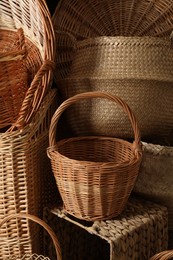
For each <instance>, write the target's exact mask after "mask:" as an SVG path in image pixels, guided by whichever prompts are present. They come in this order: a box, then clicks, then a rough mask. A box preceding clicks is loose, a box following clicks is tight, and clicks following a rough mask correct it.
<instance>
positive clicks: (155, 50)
mask: <svg viewBox="0 0 173 260" xmlns="http://www.w3.org/2000/svg"><path fill="white" fill-rule="evenodd" d="M61 35H62V33H60V38H59V45H61V44H63V38H62V36H61ZM67 37H70V36H69V34H68V36H66V38H67ZM64 38H65V34H64ZM61 40H62V41H61ZM72 41H73V38H71V42H70V40H69V42H68V44H69V46H70V48H71V49H72ZM60 42H61V44H60ZM65 43H67V42H65ZM73 46H74V50H75V51H74V50H73V52H72V53H73V60H72V61H71V63H70V61H69V60H70V58H71V59H72V57H70V56H69V51H67V52H66V54H67V58H66V56H61V57H60V56H59V61H58V65H57V66H58V67H57V68H60V67H61V70H60V72H61V73H62V76H63V75H65V78H64V79H61V78H62V77H61V76H60V77H59V79H57V85H58V87H59V89H60V92H61V94H62V97H63V98H64V99H67V98H69V97H71V96H73V95H75V94H78V93H82V92H86V91H104V92H109V93H111V94H114V95H117V96H120V97H123V98H124V100H125V101H126V102H127V103H128V105H129V106H130V107H131V108H132V110H133V111H135V112H136V117H137V119H138V122H139V124H140V128H141V137H142V138H144V137H146V136H154V135H158V136H166V135H169V134H170V132H171V130H172V129H173V120H172V113H173V106H172V104H173V88H172V86H173V69H172V68H173V61H172V58H171V57H172V56H173V49H172V47H171V43H170V41H168V40H165V39H163V38H156V37H122V36H121V37H103V36H102V37H96V38H90V39H85V40H83V41H78V42H77V43H76V44H75V42H74V43H73ZM64 54H65V50H64ZM63 58H64V60H63ZM65 60H68V62H69V63H68V64H69V66H70V68H68V66H67V65H68V64H67V63H66V62H65ZM64 64H66V67H65V66H64ZM63 69H64V71H63ZM58 75H59V74H58ZM60 79H61V80H60ZM163 99H164V102H163ZM90 107H91V105H90V103H89V101H88V104H87V102H86V105H85V106H83V104H82V106H81V105H80V104H77V105H76V106H75V107H74V108H73V109H71V110H69V112H67V116H68V121H69V124H70V126H71V128H72V130H73V132H74V133H75V134H77V135H80V134H84V133H86V131H88V132H87V134H93V135H102V134H106V135H109V136H113V137H114V136H116V137H120V138H132V136H133V132H132V130H131V128H130V127H129V126H127V124H126V118H125V115H123V113H122V111H118V110H117V111H116V112H115V110H114V109H113V108H112V106H111V105H110V104H108V105H107V106H105V105H103V104H102V105H101V104H96V105H95V107H94V108H93V110H92V113H91V114H90V116H88V109H90ZM158 107H160V112H159V113H158ZM110 111H111V112H110ZM115 113H116V114H115ZM115 115H116V116H115ZM103 116H104V120H103V119H102V118H103ZM115 118H116V119H115ZM101 119H102V120H101ZM84 121H85V122H86V124H85V125H84V124H83V122H84ZM86 126H87V127H86ZM115 126H116V127H115Z"/></svg>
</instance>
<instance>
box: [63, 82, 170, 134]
mask: <svg viewBox="0 0 173 260" xmlns="http://www.w3.org/2000/svg"><path fill="white" fill-rule="evenodd" d="M58 87H59V89H60V92H61V95H62V97H63V100H65V99H67V98H70V97H72V96H73V95H76V94H79V93H84V92H87V91H104V92H107V93H110V94H114V95H117V96H119V97H123V100H124V101H125V102H126V103H127V104H128V105H129V106H130V107H131V109H132V111H133V112H134V113H135V115H136V118H137V121H138V124H139V126H140V131H141V137H142V139H144V138H146V137H147V136H150V137H151V136H156V135H157V136H166V135H169V134H170V132H171V131H172V129H173V119H172V113H173V105H172V104H173V95H172V94H173V83H171V82H167V83H165V82H161V81H155V80H152V81H151V80H150V81H148V80H136V79H128V80H127V79H101V78H83V79H77V78H66V79H63V80H59V81H58ZM163 100H164V102H163ZM158 107H159V113H158ZM65 116H66V118H67V120H68V123H69V126H70V128H71V130H72V132H73V134H75V135H107V136H112V137H119V138H133V131H132V129H131V127H130V125H129V124H127V122H128V118H127V116H126V115H125V114H124V113H123V112H122V110H121V109H120V108H119V107H117V106H112V104H111V103H109V102H107V103H106V102H104V101H103V100H94V101H91V100H86V101H84V102H79V103H77V104H75V105H73V107H71V108H70V109H68V110H67V111H66V114H65Z"/></svg>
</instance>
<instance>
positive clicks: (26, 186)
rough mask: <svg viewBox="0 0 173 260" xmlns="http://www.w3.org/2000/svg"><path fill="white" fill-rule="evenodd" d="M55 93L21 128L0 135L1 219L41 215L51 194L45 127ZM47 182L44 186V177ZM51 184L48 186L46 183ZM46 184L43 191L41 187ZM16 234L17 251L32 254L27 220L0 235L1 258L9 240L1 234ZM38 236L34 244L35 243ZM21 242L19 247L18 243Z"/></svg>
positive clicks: (33, 236) (6, 254) (33, 235)
mask: <svg viewBox="0 0 173 260" xmlns="http://www.w3.org/2000/svg"><path fill="white" fill-rule="evenodd" d="M56 98H57V97H56V93H55V91H51V92H50V93H49V95H48V96H47V98H46V99H45V100H44V102H43V104H42V106H41V107H40V110H39V112H38V113H37V114H36V115H35V117H34V118H33V120H32V123H31V124H30V125H27V126H26V127H25V128H24V129H23V131H22V132H21V131H19V130H16V131H13V132H12V133H1V135H0V146H1V149H0V158H1V160H0V201H1V205H0V218H3V217H4V215H6V214H11V213H15V212H20V211H22V212H29V213H31V214H34V215H38V214H41V212H42V207H43V206H44V205H46V203H48V201H49V199H50V194H51V189H52V186H51V180H52V179H51V176H50V171H51V168H50V164H49V160H48V158H47V155H46V148H47V147H48V130H49V124H50V120H51V117H52V115H53V112H54V110H55V106H56ZM43 176H44V178H45V179H46V183H47V185H46V186H45V179H44V178H43ZM49 185H50V186H49ZM43 187H45V190H44V189H43ZM10 234H13V235H14V236H16V239H15V243H14V244H16V247H17V248H18V249H17V250H18V251H17V252H16V254H17V253H18V255H19V256H21V255H22V253H23V251H24V252H25V253H28V254H31V249H32V243H31V239H33V240H34V241H35V239H36V235H37V230H36V231H35V229H32V228H30V226H29V224H28V222H27V221H26V220H23V222H22V223H21V222H19V223H16V221H14V222H13V223H12V224H11V225H9V226H8V228H6V227H5V228H3V229H2V231H1V234H0V241H1V243H0V259H2V260H4V257H9V254H10V251H9V246H8V243H7V244H6V243H5V242H4V243H5V244H4V243H3V242H2V239H3V237H8V236H9V237H10ZM37 244H38V238H37V240H36V241H35V245H34V246H36V247H37V246H38V245H37ZM21 245H22V246H21Z"/></svg>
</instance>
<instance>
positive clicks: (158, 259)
mask: <svg viewBox="0 0 173 260" xmlns="http://www.w3.org/2000/svg"><path fill="white" fill-rule="evenodd" d="M172 258H173V250H165V251H163V252H161V253H158V254H156V255H154V256H153V257H151V258H150V260H168V259H172Z"/></svg>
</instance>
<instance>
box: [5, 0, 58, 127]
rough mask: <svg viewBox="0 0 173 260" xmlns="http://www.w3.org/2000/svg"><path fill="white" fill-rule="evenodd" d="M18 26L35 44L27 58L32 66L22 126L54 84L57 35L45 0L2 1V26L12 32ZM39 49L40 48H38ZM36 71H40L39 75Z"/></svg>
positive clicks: (21, 121) (28, 63)
mask: <svg viewBox="0 0 173 260" xmlns="http://www.w3.org/2000/svg"><path fill="white" fill-rule="evenodd" d="M18 28H22V29H23V32H24V36H25V39H26V41H27V39H28V40H29V41H30V42H32V45H34V48H33V50H32V49H31V53H30V56H29V58H28V61H27V66H29V68H30V71H29V73H28V74H29V76H30V84H29V89H28V91H27V94H26V96H25V99H24V101H23V104H22V107H21V109H20V112H19V118H18V119H20V120H18V122H17V126H18V127H20V128H22V127H23V126H24V125H25V124H26V123H27V122H28V120H29V118H30V117H31V116H32V114H33V113H34V112H35V111H36V110H37V109H38V108H39V105H40V103H41V101H42V99H43V97H44V96H45V94H46V93H47V91H48V90H49V89H50V85H51V83H52V76H53V71H52V70H53V66H54V56H55V37H54V30H53V26H52V22H51V16H50V13H49V10H48V7H47V5H46V2H45V1H44V0H37V1H22V0H20V1H18V2H15V1H11V2H10V4H9V1H8V0H2V1H1V2H0V29H1V30H9V31H12V32H13V31H15V30H17V29H18ZM29 46H30V45H29ZM35 47H36V48H35ZM36 49H38V51H35V50H36ZM32 67H33V68H32ZM31 71H32V72H31ZM37 71H38V74H36V72H37ZM21 117H22V118H21Z"/></svg>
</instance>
